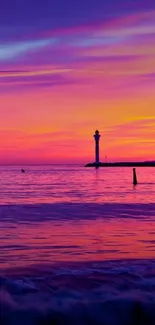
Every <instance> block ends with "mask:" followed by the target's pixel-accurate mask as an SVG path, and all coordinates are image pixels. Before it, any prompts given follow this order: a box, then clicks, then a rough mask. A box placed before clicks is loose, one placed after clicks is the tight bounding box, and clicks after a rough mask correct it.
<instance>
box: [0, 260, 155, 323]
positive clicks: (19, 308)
mask: <svg viewBox="0 0 155 325" xmlns="http://www.w3.org/2000/svg"><path fill="white" fill-rule="evenodd" d="M0 286H1V291H0V308H1V309H0V310H1V324H2V325H7V324H9V325H14V324H16V325H31V324H32V325H34V324H35V325H37V324H38V325H42V324H59V325H63V324H64V325H66V324H67V325H73V324H75V325H76V324H77V325H79V324H80V325H81V324H83V325H85V324H96V325H98V324H99V325H103V324H104V325H137V324H140V325H154V324H155V261H153V260H152V261H151V260H150V261H115V262H106V263H93V264H90V265H82V264H81V265H79V266H78V264H77V265H70V267H69V266H65V265H64V266H61V267H58V268H57V267H56V268H54V267H50V265H48V266H47V267H45V266H43V267H41V266H39V267H38V269H37V267H36V268H35V267H33V268H32V269H27V270H23V273H22V272H21V273H20V274H19V270H18V271H17V273H16V272H15V270H14V272H12V273H11V272H10V274H9V273H8V274H7V276H6V275H5V276H3V277H1V278H0Z"/></svg>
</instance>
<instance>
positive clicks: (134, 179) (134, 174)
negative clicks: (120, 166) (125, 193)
mask: <svg viewBox="0 0 155 325" xmlns="http://www.w3.org/2000/svg"><path fill="white" fill-rule="evenodd" d="M137 183H138V182H137V175H136V168H133V184H134V185H137Z"/></svg>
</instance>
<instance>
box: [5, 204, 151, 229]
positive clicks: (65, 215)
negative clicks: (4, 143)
mask: <svg viewBox="0 0 155 325" xmlns="http://www.w3.org/2000/svg"><path fill="white" fill-rule="evenodd" d="M154 217H155V203H149V204H148V203H147V204H145V203H143V204H141V203H134V204H132V203H130V204H120V203H109V204H108V203H66V202H62V203H53V204H26V205H19V204H15V205H0V220H1V222H5V223H6V222H9V223H10V222H15V223H17V222H24V223H25V224H28V223H29V222H31V223H32V222H42V221H50V220H63V221H65V220H66V221H68V220H79V219H80V220H82V219H83V220H87V219H88V220H94V219H98V218H106V219H112V218H121V219H135V218H136V219H143V220H148V219H150V218H154ZM9 227H10V225H9ZM12 227H15V224H14V225H12Z"/></svg>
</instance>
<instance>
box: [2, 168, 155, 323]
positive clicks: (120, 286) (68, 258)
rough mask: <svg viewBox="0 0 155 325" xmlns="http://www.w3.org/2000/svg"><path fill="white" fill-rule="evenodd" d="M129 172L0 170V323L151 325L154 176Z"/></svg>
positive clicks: (154, 172) (154, 310) (154, 315)
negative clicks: (135, 177)
mask: <svg viewBox="0 0 155 325" xmlns="http://www.w3.org/2000/svg"><path fill="white" fill-rule="evenodd" d="M21 168H24V169H25V173H21ZM136 170H137V178H138V184H137V186H133V184H132V168H126V167H125V168H99V169H94V168H85V167H83V166H80V165H42V166H41V165H40V166H39V165H37V166H34V165H33V166H0V184H1V187H0V317H1V324H4V325H6V324H9V325H12V324H13V325H14V324H16V325H20V324H21V325H27V324H30V325H31V324H32V325H33V324H58V325H61V324H65V325H70V324H71V325H72V324H75V325H76V324H77V325H78V324H80V325H85V324H96V325H98V324H100V325H130V324H132V325H133V324H139V325H145V324H146V325H155V169H154V168H142V167H140V168H137V169H136Z"/></svg>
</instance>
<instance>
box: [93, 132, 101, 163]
mask: <svg viewBox="0 0 155 325" xmlns="http://www.w3.org/2000/svg"><path fill="white" fill-rule="evenodd" d="M94 139H95V163H96V164H99V162H100V157H99V140H100V134H99V131H98V130H96V131H95V134H94Z"/></svg>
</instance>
